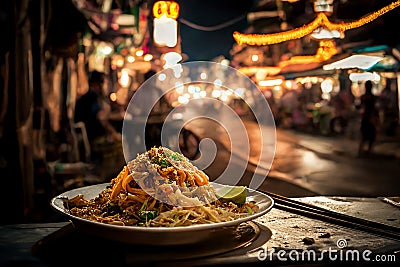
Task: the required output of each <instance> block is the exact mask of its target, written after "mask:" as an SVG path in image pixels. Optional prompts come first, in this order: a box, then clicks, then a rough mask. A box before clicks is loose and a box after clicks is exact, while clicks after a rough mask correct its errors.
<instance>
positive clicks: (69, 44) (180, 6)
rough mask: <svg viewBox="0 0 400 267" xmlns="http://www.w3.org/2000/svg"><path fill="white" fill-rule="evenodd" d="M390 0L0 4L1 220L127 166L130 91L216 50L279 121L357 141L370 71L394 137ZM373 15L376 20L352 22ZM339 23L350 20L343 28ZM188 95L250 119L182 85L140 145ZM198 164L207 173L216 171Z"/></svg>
mask: <svg viewBox="0 0 400 267" xmlns="http://www.w3.org/2000/svg"><path fill="white" fill-rule="evenodd" d="M398 5H400V4H399V1H391V0H372V1H363V0H218V1H216V0H201V1H200V0H176V1H154V0H86V1H85V0H19V1H16V0H14V1H1V3H0V24H1V25H2V38H1V39H2V42H1V45H0V50H1V53H0V74H1V75H0V86H1V90H0V107H1V108H0V177H1V179H2V190H1V193H0V196H1V202H2V203H7V205H4V206H3V214H7V216H2V223H15V222H25V221H42V220H46V219H49V216H51V214H52V213H51V211H49V210H48V207H49V199H50V198H51V197H52V196H54V195H55V194H57V193H60V192H63V191H65V190H67V189H71V188H74V187H78V186H83V185H89V184H94V183H100V182H106V181H110V179H112V178H113V177H114V176H115V175H116V174H118V173H119V171H120V170H121V168H122V166H123V165H124V164H125V161H124V158H123V155H122V153H121V151H122V147H121V128H122V119H123V118H124V113H125V110H126V107H127V104H128V103H129V100H130V98H131V97H132V95H133V94H134V93H135V91H136V90H137V89H138V88H139V87H140V85H141V84H142V83H143V82H144V81H145V80H146V79H148V78H149V77H151V76H152V75H153V74H155V73H157V72H159V71H161V70H163V69H164V68H166V67H168V66H170V65H174V64H177V63H183V62H190V61H214V62H218V63H221V64H223V65H229V66H232V67H234V68H237V69H238V70H239V71H241V72H242V73H243V74H245V75H247V76H248V77H249V78H250V79H252V80H253V82H254V83H255V84H256V85H257V86H258V87H259V89H260V90H261V92H262V93H263V95H264V96H265V97H266V98H267V101H268V103H269V104H270V108H271V111H272V112H273V114H274V117H275V120H276V121H275V123H276V125H277V127H278V129H283V130H295V131H298V132H300V133H303V134H304V133H305V134H310V135H318V136H322V137H332V136H333V137H335V138H338V137H339V138H341V139H339V140H345V139H346V140H352V141H354V142H356V143H357V147H356V148H355V150H357V151H358V142H359V138H360V137H359V133H358V131H359V123H360V116H359V110H358V109H357V106H358V105H359V101H360V97H361V95H362V94H363V93H364V82H365V81H366V80H372V81H373V82H374V89H373V93H374V94H375V95H376V96H377V97H379V101H381V102H380V106H379V108H380V110H379V120H380V135H381V136H383V137H382V138H392V139H390V140H397V139H396V138H397V136H398V135H399V132H398V125H399V100H400V94H399V90H398V86H399V74H398V70H399V61H400V52H399V50H400V34H399V33H398V29H397V28H398V25H399V19H400V8H398ZM155 6H156V7H157V8H155V9H154V10H155V11H153V8H154V7H155ZM385 7H389V9H390V10H389V9H385ZM392 8H393V9H392ZM386 11H387V12H386ZM370 14H372V17H373V18H369V19H366V20H363V19H362V18H363V17H364V16H366V15H370ZM374 14H375V15H376V16H374ZM322 16H324V17H325V18H327V20H325V22H324V23H325V24H323V25H319V26H320V27H316V28H315V29H311V30H310V27H311V26H307V27H309V28H308V29H307V28H306V26H304V25H311V22H312V21H313V20H314V19H316V18H321V17H322ZM326 21H328V22H326ZM355 21H357V23H358V24H357V23H355ZM353 22H354V23H353ZM163 23H164V24H163ZM335 23H336V24H335ZM341 23H348V25H350V26H349V28H346V29H345V30H343V29H342V28H340V27H341V26H340V25H341ZM352 23H353V24H352ZM332 25H333V26H332ZM156 27H160V29H159V30H158V34H159V35H156V34H155V33H154V32H155V31H156ZM329 27H331V29H329ZM335 27H336V28H335ZM296 29H298V32H296V33H295V34H298V35H296V36H297V37H296V38H286V39H285V38H284V37H283V39H280V40H279V41H274V42H272V41H271V40H274V38H276V37H271V38H270V39H268V38H265V39H262V37H261V36H260V35H264V36H268V35H269V34H274V33H279V32H285V31H295V30H296ZM306 30H310V31H309V33H310V34H308V33H307V34H306V33H305V31H306ZM234 33H235V35H234ZM311 33H312V34H311ZM246 34H260V35H259V36H254V35H246ZM323 34H326V35H323ZM322 35H323V36H322ZM174 37H175V39H174ZM266 40H267V41H266ZM276 40H277V39H276ZM354 56H360V57H362V59H361V61H357V60H355V59H357V57H354ZM346 60H347V61H346ZM351 60H353V61H351ZM354 60H355V61H354ZM346 63H347V64H350V65H345V64H346ZM360 64H361V65H360ZM191 90H194V91H193V92H191ZM196 90H199V92H197V91H196ZM243 90H245V89H243ZM202 92H204V93H202ZM197 93H198V96H199V97H204V96H211V97H214V98H216V99H219V100H220V101H222V102H225V103H226V104H228V105H230V106H231V107H232V108H233V109H234V110H235V111H237V113H238V114H239V115H240V116H241V117H242V118H243V119H244V120H249V121H251V120H252V116H251V114H250V113H251V112H250V111H249V107H248V106H246V104H245V103H244V102H243V101H241V100H240V96H239V97H238V96H236V97H235V95H229V94H228V93H227V92H224V91H222V90H219V89H218V88H211V89H207V90H206V88H202V87H201V86H200V87H198V88H197V87H196V88H194V89H193V88H184V89H182V91H178V90H177V93H176V94H175V97H174V96H170V97H168V96H167V97H166V99H162V100H161V102H160V103H159V105H158V106H156V107H154V109H153V111H154V112H152V116H153V117H154V120H155V121H157V123H155V124H154V125H149V127H148V128H146V130H147V131H148V132H146V133H147V134H148V135H149V139H148V140H146V145H148V146H151V145H156V144H158V140H157V127H159V126H160V123H161V122H162V119H163V118H164V116H165V113H167V112H168V110H170V109H172V108H176V107H180V106H184V104H185V103H187V102H188V101H189V99H191V98H194V97H195V94H197ZM237 93H238V92H237ZM99 95H100V96H101V97H99ZM238 95H240V93H238ZM98 97H99V99H97V98H98ZM100 98H101V99H100ZM163 101H164V102H163ZM94 102H96V103H97V104H98V105H97V106H93V103H94ZM93 108H94V109H96V110H93ZM202 137H204V136H201V134H199V133H196V131H195V130H193V129H191V130H188V132H187V135H185V137H184V138H185V140H183V141H182V144H180V145H182V146H183V147H184V151H186V153H187V154H186V156H188V157H193V158H194V157H196V155H197V153H198V143H199V140H200V139H201V138H202ZM336 140H337V139H336ZM385 140H386V139H385ZM343 142H344V141H343ZM357 151H355V153H357ZM394 153H395V157H397V156H398V153H397V154H396V151H395V152H394ZM395 160H398V158H396V159H395ZM395 162H397V165H398V161H395ZM276 164H277V165H276V166H275V168H278V167H279V166H278V165H279V164H281V163H280V161H279V160H278V161H277V163H276ZM206 171H207V170H206ZM208 174H209V175H210V177H211V178H213V176H214V175H217V174H218V171H215V170H212V169H210V170H209V172H208ZM393 175H394V176H395V174H393Z"/></svg>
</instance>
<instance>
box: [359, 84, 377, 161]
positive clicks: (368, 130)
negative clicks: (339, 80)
mask: <svg viewBox="0 0 400 267" xmlns="http://www.w3.org/2000/svg"><path fill="white" fill-rule="evenodd" d="M364 86H365V93H364V94H363V95H362V96H361V98H360V101H361V102H360V106H359V108H360V109H361V128H360V131H361V141H360V144H359V148H358V155H359V156H361V155H362V154H363V153H364V152H366V153H367V155H368V154H370V153H371V152H372V150H373V146H374V144H375V141H376V136H377V132H378V126H379V114H378V109H377V107H376V102H377V97H376V96H375V95H373V94H372V86H373V85H372V81H366V82H365V85H364ZM366 144H367V145H368V146H367V149H366V150H365V149H364V147H365V145H366Z"/></svg>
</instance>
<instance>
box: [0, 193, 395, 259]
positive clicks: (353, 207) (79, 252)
mask: <svg viewBox="0 0 400 267" xmlns="http://www.w3.org/2000/svg"><path fill="white" fill-rule="evenodd" d="M296 200H300V201H302V202H307V203H310V204H314V205H318V206H321V207H325V208H328V209H331V210H334V211H338V212H342V213H345V214H348V215H353V216H357V217H360V218H365V219H368V220H373V221H377V222H381V223H385V224H388V225H392V226H396V227H399V229H400V208H398V207H395V206H392V205H389V204H387V203H384V202H382V201H380V200H379V199H378V198H344V197H322V196H321V197H305V198H297V199H296ZM255 223H256V225H257V227H258V228H259V230H260V234H259V235H258V236H257V238H255V240H254V241H253V242H252V243H250V244H248V245H247V246H245V247H241V248H238V249H235V250H232V251H229V252H225V253H222V254H218V255H212V256H208V257H207V256H206V257H199V258H190V256H188V257H183V258H182V259H179V260H173V259H170V258H169V257H168V255H167V256H165V257H166V258H162V256H161V255H163V253H162V252H165V251H160V250H159V249H160V248H154V250H153V251H151V250H149V251H146V252H145V253H143V252H140V253H139V252H138V251H140V250H137V251H136V252H135V250H136V249H137V248H135V247H129V246H126V249H125V247H124V249H122V250H121V249H120V247H119V248H118V249H116V248H115V246H114V247H113V246H111V243H109V242H108V241H105V240H102V241H99V240H95V239H92V238H90V237H87V236H85V237H82V236H79V235H77V234H76V233H73V232H74V230H73V227H72V226H71V225H72V224H71V223H70V222H59V223H42V224H19V225H6V226H1V227H0V239H1V242H0V266H3V265H4V266H71V265H75V264H79V263H81V264H82V263H83V264H90V265H92V264H93V265H92V266H95V264H97V265H101V266H103V265H104V264H107V265H109V266H110V264H111V266H145V265H147V266H176V265H177V263H179V266H249V265H252V266H255V265H263V266H265V265H274V266H288V265H296V266H299V264H303V265H310V266H311V265H312V266H331V265H332V266H335V265H339V264H341V265H343V264H344V263H346V264H348V263H350V264H351V265H352V266H364V265H365V264H368V263H370V264H372V265H374V264H376V262H377V261H378V260H380V261H381V263H382V262H383V261H384V262H385V264H393V265H395V266H396V262H397V264H398V263H399V262H400V241H399V240H392V239H388V238H384V237H380V236H377V235H374V234H370V233H366V232H363V231H359V230H355V229H350V228H347V227H342V226H338V225H335V224H331V223H328V222H324V221H320V220H316V219H312V218H308V217H305V216H303V215H298V214H293V213H290V212H287V211H283V210H279V209H277V208H273V209H272V210H271V211H270V212H269V213H267V214H265V215H264V216H262V217H260V218H258V219H256V220H255ZM71 229H72V230H71ZM71 231H72V233H71ZM46 236H47V238H45V237H46ZM48 237H52V238H51V242H50V243H49V244H50V245H49V244H47V246H46V244H45V243H46V242H49V240H48V239H49V238H48ZM210 242H223V241H222V240H210ZM107 246H109V247H107ZM200 249H201V248H200ZM117 250H119V251H117ZM97 252H98V253H97ZM186 253H187V252H186ZM164 254H165V253H164ZM43 255H44V256H45V257H44V256H43ZM302 257H303V258H302ZM357 257H358V258H357Z"/></svg>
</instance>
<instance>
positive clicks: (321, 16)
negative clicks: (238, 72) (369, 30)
mask: <svg viewBox="0 0 400 267" xmlns="http://www.w3.org/2000/svg"><path fill="white" fill-rule="evenodd" d="M398 6H400V0H397V1H396V2H393V3H391V4H389V5H387V6H385V7H383V8H381V9H379V10H378V11H376V12H373V13H371V14H369V15H366V16H364V17H362V18H360V19H358V20H355V21H352V22H340V23H332V22H330V21H329V19H328V17H327V16H326V15H325V13H323V12H320V13H318V14H317V17H316V18H315V19H314V20H313V21H312V22H310V23H309V24H306V25H304V26H302V27H300V28H296V29H293V30H289V31H285V32H278V33H271V34H242V33H239V32H234V33H233V38H234V39H235V40H236V42H237V43H238V44H239V45H242V44H248V45H270V44H277V43H281V42H285V41H289V40H294V39H299V38H302V37H304V36H306V35H309V34H311V33H312V32H313V31H315V30H316V29H318V28H319V27H323V28H325V29H327V30H329V31H333V30H336V31H338V32H339V33H340V34H341V35H343V33H344V32H345V31H347V30H350V29H354V28H357V27H360V26H363V25H364V24H367V23H369V22H371V21H373V20H375V19H377V18H378V17H380V16H382V15H383V14H385V13H387V12H389V11H391V10H393V9H395V8H396V7H398Z"/></svg>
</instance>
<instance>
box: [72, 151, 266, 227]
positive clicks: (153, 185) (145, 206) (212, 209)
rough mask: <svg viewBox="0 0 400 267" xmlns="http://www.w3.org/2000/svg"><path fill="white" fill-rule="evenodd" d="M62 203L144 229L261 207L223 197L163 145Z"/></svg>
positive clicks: (213, 219)
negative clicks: (90, 195)
mask: <svg viewBox="0 0 400 267" xmlns="http://www.w3.org/2000/svg"><path fill="white" fill-rule="evenodd" d="M66 203H67V205H68V208H69V210H70V213H71V214H72V215H75V216H77V217H81V218H84V219H88V220H92V221H96V222H102V223H107V224H114V225H125V226H148V227H159V226H163V227H176V226H189V225H194V224H208V223H217V222H226V221H231V220H235V219H238V218H242V217H246V216H249V215H250V214H252V213H255V212H258V209H259V207H258V206H257V205H256V204H255V203H254V202H245V203H243V204H242V203H238V204H236V203H234V202H231V201H221V200H220V199H218V198H217V197H216V193H215V190H214V188H213V186H212V185H211V184H210V183H209V179H208V176H207V175H206V174H205V173H204V172H203V171H201V170H198V169H197V168H196V167H195V166H193V165H192V164H191V163H190V162H189V160H188V159H187V158H185V157H184V156H183V155H182V154H179V153H177V152H172V151H171V150H169V149H166V148H162V147H159V148H156V147H154V148H152V149H150V150H149V151H147V152H145V153H142V154H140V155H138V156H137V157H136V158H135V159H134V160H132V161H130V162H129V163H128V164H127V166H125V167H124V168H123V169H122V170H121V172H120V173H119V174H118V176H117V177H115V178H114V179H112V180H111V183H110V186H108V187H107V188H106V189H104V190H103V191H101V192H100V193H99V195H98V196H97V197H95V198H94V199H90V200H88V199H86V198H85V197H84V196H83V195H77V196H75V197H73V198H71V199H69V200H68V201H67V202H66Z"/></svg>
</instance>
